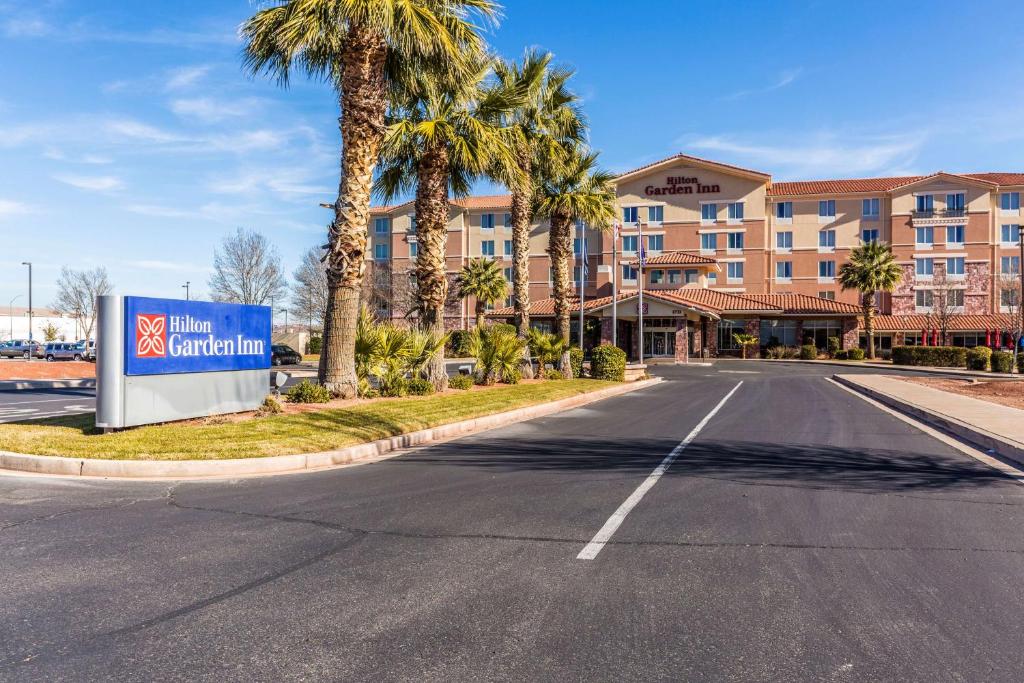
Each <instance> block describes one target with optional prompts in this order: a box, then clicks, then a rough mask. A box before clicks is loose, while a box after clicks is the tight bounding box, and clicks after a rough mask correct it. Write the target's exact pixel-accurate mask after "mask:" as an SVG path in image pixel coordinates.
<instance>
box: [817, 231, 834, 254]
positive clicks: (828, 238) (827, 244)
mask: <svg viewBox="0 0 1024 683" xmlns="http://www.w3.org/2000/svg"><path fill="white" fill-rule="evenodd" d="M835 249H836V231H835V230H821V231H819V232H818V251H835Z"/></svg>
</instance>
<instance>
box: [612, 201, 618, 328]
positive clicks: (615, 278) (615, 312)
mask: <svg viewBox="0 0 1024 683" xmlns="http://www.w3.org/2000/svg"><path fill="white" fill-rule="evenodd" d="M618 253H619V222H618V221H615V223H614V224H612V346H618V345H619V268H618V263H617V259H618Z"/></svg>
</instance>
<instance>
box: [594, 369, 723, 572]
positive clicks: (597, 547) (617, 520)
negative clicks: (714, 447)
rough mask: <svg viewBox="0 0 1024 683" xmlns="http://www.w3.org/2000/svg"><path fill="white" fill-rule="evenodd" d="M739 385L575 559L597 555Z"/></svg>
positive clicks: (653, 473)
mask: <svg viewBox="0 0 1024 683" xmlns="http://www.w3.org/2000/svg"><path fill="white" fill-rule="evenodd" d="M741 386H743V382H742V381H741V382H740V383H739V384H737V385H736V386H734V387H733V388H732V391H730V392H729V393H728V394H726V395H725V398H723V399H722V400H721V401H719V402H718V405H716V406H715V407H714V408H712V409H711V412H710V413H708V414H707V415H705V416H704V419H703V420H701V421H700V422H698V423H697V426H696V427H694V428H693V431H691V432H690V433H689V434H687V435H686V438H685V439H683V440H682V441H680V442H679V444H678V445H677V446H676V447H675V448H673V449H672V452H671V453H669V454H668V455H666V456H665V459H664V460H662V461H661V464H660V465H658V466H657V467H655V468H654V471H653V472H651V473H650V474H649V475H647V478H646V479H644V480H643V482H642V483H641V484H640V485H639V486H637V487H636V490H635V491H633V493H631V494H630V496H629V498H627V499H626V500H625V502H623V503H622V505H620V506H619V509H618V510H616V511H615V512H613V513H612V516H611V517H609V518H608V521H607V522H605V523H604V526H603V527H601V530H600V531H598V532H597V533H596V534H594V537H593V538H592V539H590V543H588V544H587V545H586V546H584V548H583V550H581V551H580V554H579V555H577V556H576V559H577V560H592V559H594V558H595V557H597V554H598V553H599V552H601V549H602V548H604V546H605V544H606V543H607V542H608V541H609V540H611V537H612V536H613V535H614V534H615V532H616V531H617V530H618V528H619V526H621V524H622V522H623V521H624V520H625V519H626V515H628V514H629V513H630V512H631V511H632V510H633V508H635V507H636V506H637V503H639V502H640V500H641V499H642V498H643V497H644V495H646V493H647V492H648V491H649V490H651V487H652V486H654V485H655V484H657V483H658V480H659V479H661V475H663V474H665V472H666V471H667V470H668V468H669V466H670V465H671V464H672V462H673V461H674V460H675V459H676V458H678V457H679V454H680V453H682V452H683V451H684V450H686V447H687V446H689V445H690V442H691V441H693V440H694V439H695V438H697V435H698V434H700V430H702V429H704V427H706V426H707V424H708V422H710V421H711V418H713V417H714V416H715V415H717V414H718V411H719V410H721V409H722V406H724V405H725V402H726V401H728V400H729V399H730V398H732V395H733V394H735V393H736V391H737V389H739V388H740V387H741Z"/></svg>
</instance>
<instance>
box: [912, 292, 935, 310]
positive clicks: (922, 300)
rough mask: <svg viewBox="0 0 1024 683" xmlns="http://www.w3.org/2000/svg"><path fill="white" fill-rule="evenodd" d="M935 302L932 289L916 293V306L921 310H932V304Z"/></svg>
mask: <svg viewBox="0 0 1024 683" xmlns="http://www.w3.org/2000/svg"><path fill="white" fill-rule="evenodd" d="M934 302H935V295H934V294H933V293H932V290H930V289H919V290H917V291H916V292H914V305H915V306H917V307H918V308H919V309H921V308H927V309H930V308H931V307H932V304H933V303H934Z"/></svg>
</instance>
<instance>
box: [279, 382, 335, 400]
mask: <svg viewBox="0 0 1024 683" xmlns="http://www.w3.org/2000/svg"><path fill="white" fill-rule="evenodd" d="M285 396H287V397H288V400H289V401H290V402H292V403H327V402H328V401H330V400H331V398H332V397H331V392H330V391H329V390H328V389H327V387H324V386H321V385H319V384H314V383H312V382H310V381H309V380H308V379H304V380H302V381H301V382H299V383H298V384H296V385H295V386H293V387H292V388H291V389H289V390H288V393H287V394H285Z"/></svg>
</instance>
